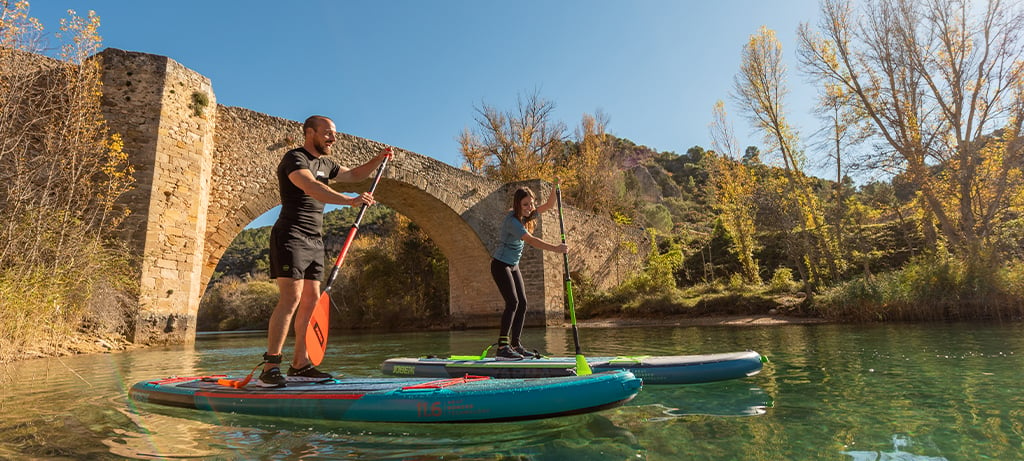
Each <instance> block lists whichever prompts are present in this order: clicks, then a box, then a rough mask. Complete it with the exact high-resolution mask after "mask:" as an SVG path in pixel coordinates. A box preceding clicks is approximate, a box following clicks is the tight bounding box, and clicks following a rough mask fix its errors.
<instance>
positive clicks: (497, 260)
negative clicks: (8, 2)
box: [491, 179, 568, 360]
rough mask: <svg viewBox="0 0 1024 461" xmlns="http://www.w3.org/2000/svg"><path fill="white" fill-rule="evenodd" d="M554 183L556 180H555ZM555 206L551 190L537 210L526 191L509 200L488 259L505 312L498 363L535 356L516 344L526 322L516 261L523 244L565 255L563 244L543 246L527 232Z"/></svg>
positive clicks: (499, 341)
mask: <svg viewBox="0 0 1024 461" xmlns="http://www.w3.org/2000/svg"><path fill="white" fill-rule="evenodd" d="M555 183H556V184H557V183H558V179H555ZM554 205H555V188H554V187H552V188H551V195H550V196H549V197H548V200H547V202H544V204H543V205H541V206H539V207H537V206H536V205H535V203H534V197H533V192H531V191H530V190H529V189H518V190H516V192H515V194H514V195H513V197H512V210H511V211H509V212H508V214H507V215H505V220H504V221H502V223H501V231H500V233H499V239H500V242H499V245H498V248H497V249H496V250H494V253H493V254H492V255H491V256H493V258H494V259H492V260H491V276H492V277H494V283H495V284H497V285H498V291H500V292H501V297H502V298H504V299H505V312H504V313H502V314H501V330H500V331H499V333H498V351H497V356H498V358H500V359H510V360H519V359H522V358H524V357H535V356H537V355H538V354H536V353H533V352H530V351H527V350H526V348H525V347H523V344H522V342H521V341H520V336H521V335H522V333H523V323H524V322H526V286H525V285H524V284H523V274H522V273H521V272H520V271H519V258H520V257H521V256H522V255H523V243H524V242H525V243H529V244H530V246H532V247H534V248H539V249H541V250H547V251H554V252H556V253H566V252H567V251H568V248H567V247H566V245H565V244H564V243H562V244H559V245H553V244H550V243H547V242H545V241H543V240H541V239H539V238H537V237H534V236H533V235H532V234H530V232H532V231H533V229H534V227H535V226H536V225H537V221H536V219H537V217H538V216H540V214H541V213H543V212H545V211H548V210H550V209H551V208H552V207H554Z"/></svg>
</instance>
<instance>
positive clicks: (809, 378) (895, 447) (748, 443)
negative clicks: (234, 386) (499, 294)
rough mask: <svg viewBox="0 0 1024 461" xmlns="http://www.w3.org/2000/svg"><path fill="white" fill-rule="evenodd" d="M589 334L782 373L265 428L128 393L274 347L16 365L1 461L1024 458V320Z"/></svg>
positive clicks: (363, 363) (253, 359)
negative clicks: (731, 357) (535, 405)
mask: <svg viewBox="0 0 1024 461" xmlns="http://www.w3.org/2000/svg"><path fill="white" fill-rule="evenodd" d="M556 330H558V329H551V330H544V329H528V330H527V331H526V332H525V335H524V342H525V343H526V344H527V345H528V346H530V347H532V348H537V349H540V350H544V351H546V352H549V353H553V354H559V355H569V354H572V351H573V349H574V347H573V344H572V335H571V334H566V332H565V331H564V330H563V331H556ZM493 336H494V335H493V332H492V331H484V330H477V331H460V332H425V333H401V334H397V333H396V334H353V333H348V332H338V333H332V335H331V341H332V343H331V346H330V348H329V349H328V355H327V357H326V358H325V360H324V366H323V368H324V369H325V371H329V372H333V373H343V374H344V375H346V376H352V377H355V376H381V374H380V364H381V362H383V360H384V359H387V358H390V357H396V356H420V355H428V354H437V355H440V354H460V355H461V354H474V353H477V354H478V353H480V351H482V350H483V349H484V348H485V347H486V346H487V344H489V343H490V342H492V341H493V339H494V337H493ZM580 336H581V342H582V345H583V347H584V351H585V353H586V354H589V355H594V356H598V355H602V356H612V355H628V354H644V355H684V354H699V353H715V352H731V351H740V350H747V349H752V350H756V351H758V352H760V353H762V354H764V355H766V356H768V357H769V358H770V359H771V362H770V363H768V364H766V365H765V367H764V369H763V370H762V371H761V373H759V374H757V375H755V376H753V377H750V378H745V379H742V380H732V381H723V382H715V383H703V384H694V385H681V386H666V385H661V386H646V387H645V388H644V389H643V390H642V391H641V392H640V394H639V395H638V396H637V397H636V398H635V399H634V400H633V401H631V402H629V403H627V404H626V405H624V406H622V407H618V408H613V409H608V410H605V411H601V412H599V413H593V414H587V415H578V416H572V417H563V418H552V419H546V420H541V421H526V422H516V423H500V424H460V425H448V424H382V423H374V424H368V423H344V422H324V421H311V420H296V419H283V418H271V417H257V416H248V415H234V414H223V413H214V412H205V411H198V410H189V409H182V408H168V407H155V406H152V405H148V404H139V403H136V402H132V401H129V400H128V398H127V389H128V388H129V387H130V386H131V385H132V384H133V383H135V382H137V381H140V380H144V379H155V378H163V377H167V376H172V375H178V376H184V375H199V374H212V373H229V374H233V375H244V374H246V373H248V372H249V370H251V369H252V367H253V366H255V365H256V363H257V362H258V361H259V360H260V356H261V354H262V352H263V348H264V345H265V341H266V338H265V336H264V335H262V334H257V335H255V336H252V337H221V338H210V339H202V340H199V341H197V342H196V343H195V344H194V345H189V346H175V347H165V348H153V349H147V350H139V351H132V352H129V353H120V354H107V355H91V356H80V357H67V358H63V359H41V360H33V361H27V362H20V363H18V364H16V366H9V367H6V368H2V369H0V411H2V412H3V413H2V414H3V416H2V417H0V459H69V460H71V459H99V460H104V459H124V458H134V459H179V458H180V459H204V460H206V459H211V460H212V459H218V460H219V459H410V458H411V459H417V460H435V459H452V458H459V459H502V458H509V459H522V460H565V459H573V460H575V459H587V460H591V459H593V460H625V459H647V460H678V459H687V460H763V461H769V460H770V461H775V460H790V459H827V460H840V459H854V460H856V461H861V460H909V459H914V460H918V461H922V460H930V461H938V460H942V459H947V460H958V461H959V460H968V459H998V460H1015V459H1024V454H1022V453H1021V447H1022V446H1024V431H1021V430H1020V428H1021V427H1024V395H1022V393H1021V392H1020V389H1021V388H1020V383H1021V382H1024V324H1008V325H895V326H850V325H843V326H840V325H800V326H784V327H746V328H727V327H700V328H696V327H657V328H651V327H644V328H614V329H613V328H608V329H594V328H588V329H582V330H581V331H580ZM524 398H528V396H525V397H524ZM892 434H900V435H898V436H897V437H896V438H893V435H892ZM911 438H912V439H913V440H912V441H913V444H911Z"/></svg>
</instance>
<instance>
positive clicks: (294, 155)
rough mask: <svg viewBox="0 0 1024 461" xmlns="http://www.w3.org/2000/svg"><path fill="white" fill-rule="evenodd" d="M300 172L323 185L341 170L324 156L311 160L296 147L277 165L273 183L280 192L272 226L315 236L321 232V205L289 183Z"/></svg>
mask: <svg viewBox="0 0 1024 461" xmlns="http://www.w3.org/2000/svg"><path fill="white" fill-rule="evenodd" d="M300 169H307V170H309V171H310V172H311V173H313V177H314V178H316V180H317V181H320V182H322V183H324V184H327V181H328V180H329V179H333V178H334V177H336V176H338V173H340V172H341V167H339V166H338V164H337V163H334V161H332V160H331V159H329V158H327V157H326V156H320V158H317V157H314V156H313V155H312V154H310V153H309V152H308V151H306V149H304V148H302V147H300V148H298V149H293V150H290V151H288V153H286V154H284V157H282V158H281V163H279V164H278V165H277V183H278V187H279V188H280V190H281V214H279V215H278V217H277V223H276V224H274V226H275V227H278V226H285V227H287V228H289V229H290V230H292V231H296V230H297V231H301V232H302V233H304V234H308V235H317V236H319V235H320V234H321V232H322V231H323V222H324V203H323V202H321V201H319V200H317V199H315V198H313V197H311V196H309V195H308V194H306V193H305V192H303V191H302V189H299V188H298V186H296V185H295V184H292V181H291V180H290V179H288V175H289V174H291V173H292V172H294V171H298V170H300Z"/></svg>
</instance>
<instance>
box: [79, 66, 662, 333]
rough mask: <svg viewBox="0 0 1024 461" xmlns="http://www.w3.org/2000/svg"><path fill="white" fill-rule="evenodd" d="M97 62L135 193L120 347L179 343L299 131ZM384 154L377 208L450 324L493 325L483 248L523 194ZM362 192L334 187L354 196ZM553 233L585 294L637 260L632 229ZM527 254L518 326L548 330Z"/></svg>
mask: <svg viewBox="0 0 1024 461" xmlns="http://www.w3.org/2000/svg"><path fill="white" fill-rule="evenodd" d="M96 58H98V59H100V60H101V67H102V69H103V92H104V94H103V111H104V116H105V117H106V119H107V123H108V125H109V127H110V129H111V131H112V132H117V133H121V134H122V136H123V138H124V141H125V151H126V152H128V153H129V155H130V159H131V162H132V163H133V164H134V166H135V168H136V171H135V178H136V181H137V182H136V188H135V190H133V191H132V192H131V193H129V194H128V195H127V196H126V197H125V198H124V200H125V203H126V205H127V206H129V207H130V208H131V209H132V215H131V216H130V218H129V222H128V223H127V224H128V229H127V231H126V232H127V236H126V238H127V240H128V241H129V242H130V243H131V244H132V245H134V247H135V248H136V249H137V251H138V252H139V253H140V254H141V256H142V258H141V263H140V266H139V268H138V277H139V281H140V286H141V292H140V295H139V313H138V316H137V317H136V319H135V326H134V331H133V335H132V336H133V337H132V338H131V339H132V340H133V341H135V342H137V343H147V344H155V343H181V342H191V341H193V340H194V336H195V324H196V322H195V319H196V313H197V311H198V308H199V300H200V299H201V297H202V295H203V291H204V289H205V287H206V285H207V282H208V281H209V279H210V277H211V275H212V274H213V270H214V268H215V267H216V265H217V262H218V261H219V259H220V257H221V256H222V255H223V253H224V251H225V249H226V248H227V247H228V245H229V244H230V243H231V241H232V240H233V239H234V237H235V236H236V235H237V234H238V233H239V232H240V231H241V230H242V229H243V228H244V227H245V226H246V225H248V224H249V223H250V222H252V220H253V219H255V218H256V217H258V216H260V215H262V214H263V213H265V212H266V211H268V210H270V209H272V208H273V207H275V206H277V205H278V204H279V203H280V202H279V197H278V192H277V180H276V177H275V175H274V173H273V172H274V169H275V167H276V165H277V162H278V161H279V160H280V157H281V155H282V154H283V153H284V152H285V150H287V149H289V148H291V147H294V146H298V145H300V144H301V143H302V130H301V123H300V122H296V121H289V120H283V119H280V118H275V117H271V116H268V115H265V114H261V113H257V112H253V111H251V110H247V109H243V108H238V107H225V106H220V105H217V104H216V99H215V95H214V92H213V87H212V84H211V82H210V80H209V79H207V78H206V77H204V76H202V75H200V74H198V73H196V72H194V71H192V70H190V69H187V68H185V67H184V66H182V65H180V64H178V63H177V62H175V61H174V60H172V59H170V58H168V57H165V56H157V55H151V54H145V53H136V52H128V51H123V50H118V49H112V48H108V49H106V50H104V51H103V52H101V53H99V54H98V55H97V56H96ZM325 115H328V116H329V115H330V114H329V113H326V114H325ZM340 128H342V129H344V127H340ZM382 147H383V146H382V145H381V144H379V143H377V142H374V141H371V140H367V139H362V138H358V137H356V136H351V135H346V134H342V135H340V136H339V139H338V142H337V143H336V144H335V146H334V152H335V155H337V158H338V159H340V161H341V163H342V164H346V165H355V164H359V163H362V162H364V161H366V160H368V159H369V158H371V157H372V156H373V155H375V153H376V152H378V151H379V150H380V149H381V148H382ZM395 147H396V154H395V157H394V160H393V161H392V162H391V164H390V165H389V168H388V170H387V172H386V173H385V176H384V177H383V178H382V180H381V183H380V185H379V186H378V189H377V191H376V194H375V196H376V198H377V199H378V201H379V202H381V203H383V204H385V205H387V206H388V207H390V208H392V209H394V210H396V211H397V212H399V213H401V214H403V215H405V216H407V217H409V218H410V219H411V220H412V221H414V222H415V223H417V224H418V225H419V226H420V227H421V228H422V229H423V230H424V231H425V232H426V233H427V234H428V235H429V236H430V238H431V239H432V240H433V241H434V243H435V244H436V245H437V246H438V247H439V248H440V249H441V250H442V251H443V253H444V255H445V256H446V257H447V259H448V264H449V289H450V316H451V317H450V318H451V326H452V327H455V328H472V327H483V326H487V327H496V325H497V323H498V318H499V316H500V312H501V310H502V309H503V305H502V302H501V298H500V295H499V294H498V292H497V289H496V288H495V287H494V284H493V282H492V281H491V278H490V275H489V262H490V256H489V253H490V250H491V245H490V242H493V241H494V240H495V236H496V235H497V226H498V224H499V220H500V216H501V213H502V212H503V211H504V210H506V209H507V208H508V206H509V202H510V198H509V197H510V194H511V192H512V191H514V190H515V188H516V187H519V186H521V185H523V184H501V183H497V182H494V181H491V180H488V179H486V178H483V177H480V176H477V175H474V174H471V173H469V172H466V171H463V170H460V169H458V168H454V167H451V166H449V165H447V164H445V163H442V162H439V161H437V160H434V159H431V158H429V157H425V156H422V155H418V154H415V153H413V152H409V151H405V150H402V149H401V146H395ZM368 185H369V181H365V182H364V183H363V184H355V185H349V186H350V188H348V189H345V188H341V187H339V185H338V184H335V185H334V187H335V188H337V190H339V191H344V192H354V191H358V190H365V189H366V188H367V187H368ZM525 185H527V186H529V187H531V188H533V190H534V192H535V193H536V194H541V195H539V197H546V194H547V193H548V191H549V190H550V189H549V187H550V185H549V184H546V183H542V182H541V181H539V180H535V181H528V182H526V183H525ZM542 199H543V198H542ZM584 223H585V224H584ZM566 226H567V229H566V230H567V235H568V238H569V244H570V247H571V248H572V250H571V264H572V266H573V269H574V271H575V270H579V271H580V272H582V273H584V274H586V276H587V277H588V278H590V279H591V280H594V281H596V282H597V284H598V286H602V287H607V286H610V285H612V284H614V283H616V282H618V281H620V280H621V279H622V278H624V277H625V275H627V274H629V273H632V272H634V271H635V270H636V268H637V267H638V265H639V262H640V261H641V260H642V258H643V257H644V254H643V253H644V250H645V249H646V248H647V245H646V244H644V243H642V242H643V239H644V236H643V233H642V232H640V231H639V230H638V229H622V228H620V227H618V226H616V225H615V224H614V223H612V222H611V221H610V220H608V219H605V218H600V217H595V216H592V215H587V214H585V213H583V212H580V211H578V210H574V209H572V208H567V209H566ZM537 235H538V236H539V237H541V238H542V239H544V240H547V241H557V240H558V239H559V228H558V216H557V214H555V213H547V214H546V215H545V216H544V217H542V218H541V220H540V222H539V225H538V230H537ZM627 242H632V244H629V243H627ZM527 248H528V249H527V251H526V252H525V253H524V258H523V261H522V263H521V264H523V265H524V266H525V267H524V272H525V274H526V275H527V276H528V280H527V284H528V288H527V289H528V291H529V293H530V302H531V307H530V314H531V315H530V317H528V323H529V324H532V325H539V324H544V325H554V324H558V325H561V324H562V323H563V322H564V310H563V309H564V307H563V301H564V299H563V298H564V293H563V291H564V290H563V281H562V258H561V256H560V255H557V254H554V253H549V252H541V251H538V250H536V249H533V248H530V247H527ZM327 262H328V263H329V262H330V260H328V261H327Z"/></svg>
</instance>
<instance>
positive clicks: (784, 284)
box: [768, 267, 796, 293]
mask: <svg viewBox="0 0 1024 461" xmlns="http://www.w3.org/2000/svg"><path fill="white" fill-rule="evenodd" d="M794 287H796V282H795V281H793V270H792V269H790V268H788V267H780V268H778V269H775V272H773V273H772V279H771V281H770V282H768V291H769V292H770V293H789V292H792V291H793V289H794Z"/></svg>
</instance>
